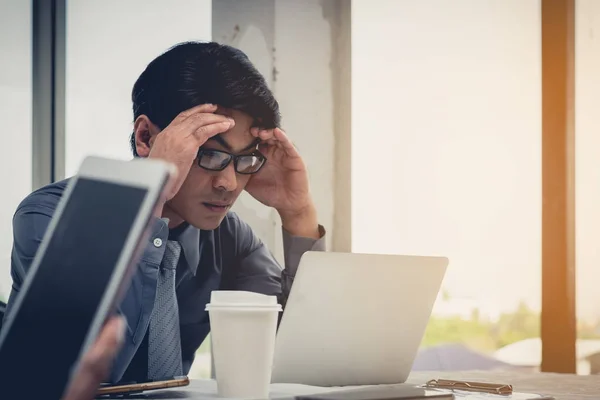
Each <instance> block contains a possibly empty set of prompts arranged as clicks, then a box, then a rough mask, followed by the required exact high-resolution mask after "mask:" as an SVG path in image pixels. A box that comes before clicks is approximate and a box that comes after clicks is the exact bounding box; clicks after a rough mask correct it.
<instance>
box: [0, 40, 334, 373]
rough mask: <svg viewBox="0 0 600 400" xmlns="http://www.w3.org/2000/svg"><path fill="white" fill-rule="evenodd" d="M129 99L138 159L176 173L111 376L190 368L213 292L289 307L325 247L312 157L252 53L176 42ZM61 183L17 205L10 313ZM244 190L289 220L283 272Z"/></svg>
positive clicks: (126, 305) (138, 277)
mask: <svg viewBox="0 0 600 400" xmlns="http://www.w3.org/2000/svg"><path fill="white" fill-rule="evenodd" d="M132 100H133V114H134V131H133V134H132V136H131V147H132V150H133V154H134V156H136V157H149V158H159V159H163V160H166V161H169V162H171V163H173V164H174V165H176V166H177V168H178V171H179V174H178V177H177V179H175V183H174V184H173V185H172V187H171V189H170V190H168V191H167V195H166V199H165V202H164V204H163V205H162V207H161V210H160V212H159V213H157V215H156V218H155V220H154V221H153V226H152V235H151V238H150V240H149V243H148V244H147V247H146V249H145V251H144V253H143V255H142V257H141V261H140V262H139V265H138V268H137V272H136V274H135V275H134V277H133V280H132V284H131V287H130V288H129V290H128V291H127V293H126V295H125V298H124V300H123V302H122V303H121V305H120V307H119V312H120V313H121V314H122V315H123V316H124V317H125V318H126V320H127V329H126V334H125V341H124V344H123V347H122V349H121V351H120V352H119V353H118V355H117V357H116V360H115V363H114V366H113V368H112V371H111V374H110V380H111V381H112V382H118V381H142V380H146V379H154V380H156V379H164V378H169V377H172V376H176V375H181V374H187V373H188V372H189V370H190V367H191V364H192V362H193V359H194V353H195V351H196V350H197V349H198V347H199V346H200V344H201V343H202V342H203V341H204V339H205V338H206V336H207V334H208V332H209V330H210V326H209V320H208V315H207V313H206V312H205V311H204V307H205V305H206V303H208V302H209V298H210V293H211V291H212V290H216V289H223V290H248V291H255V292H260V293H264V294H269V295H277V296H279V299H280V302H281V303H282V304H285V301H286V298H287V296H288V294H289V290H290V287H291V283H292V281H293V277H294V275H295V272H296V269H297V267H298V262H299V259H300V256H301V255H302V254H303V253H304V252H305V251H308V250H324V247H325V246H324V240H325V239H324V235H325V232H324V229H323V227H321V226H320V225H319V224H318V221H317V215H316V211H315V206H314V204H313V202H312V199H311V196H310V191H309V185H308V178H307V171H306V167H305V165H304V162H303V161H302V158H301V157H300V155H299V154H298V152H297V151H296V149H295V147H294V146H293V145H292V143H291V142H290V140H289V139H288V138H287V136H286V135H285V133H284V132H283V131H282V130H281V129H280V128H279V127H278V126H279V123H280V116H279V106H278V104H277V102H276V100H275V99H274V97H273V94H272V93H271V91H270V90H269V88H268V87H267V85H266V83H265V80H264V78H263V77H262V76H261V75H260V73H259V72H258V71H257V70H256V69H255V68H254V66H253V65H252V64H251V63H250V61H249V60H248V58H247V57H246V56H245V54H243V53H242V52H241V51H239V50H236V49H234V48H232V47H229V46H223V45H219V44H216V43H195V42H190V43H183V44H180V45H178V46H175V47H173V48H171V49H170V50H168V51H167V52H166V53H164V54H162V55H161V56H159V57H157V58H156V59H155V60H154V61H152V62H151V63H150V64H149V65H148V66H147V68H146V69H145V71H144V72H143V73H142V74H141V75H140V77H139V78H138V80H137V82H136V83H135V85H134V87H133V93H132ZM90 123H93V121H90ZM98 140H102V137H101V136H100V137H98ZM65 186H66V181H63V182H59V183H56V184H52V185H49V186H47V187H45V188H42V189H40V190H38V191H36V192H34V193H32V194H31V195H29V196H28V197H27V198H26V199H25V200H24V201H23V202H22V203H21V204H20V205H19V207H18V209H17V211H16V213H15V216H14V220H13V227H14V228H13V230H14V246H13V251H12V259H11V260H12V262H11V273H12V277H13V290H12V292H11V296H10V299H9V305H8V310H7V315H10V308H11V304H12V302H13V301H14V297H15V295H16V294H17V293H18V292H19V289H20V287H21V284H22V282H23V279H24V277H25V275H26V273H27V270H28V269H29V267H30V264H31V261H32V259H33V257H34V255H35V252H36V250H37V248H38V245H39V243H40V241H41V239H42V237H43V235H44V232H45V230H46V228H47V226H48V223H49V221H50V218H51V217H52V215H53V212H54V210H55V209H56V205H57V203H58V200H59V199H60V196H61V195H62V193H63V191H64V188H65ZM244 189H245V190H246V191H247V192H248V193H250V195H252V196H254V197H255V198H256V199H257V200H259V201H260V202H262V203H263V204H265V205H266V206H269V207H273V208H275V209H276V210H277V211H278V213H279V215H280V216H281V220H282V224H283V241H284V251H285V256H284V258H285V269H283V271H282V269H281V268H280V267H279V265H278V264H277V262H276V261H275V259H274V258H273V256H272V254H271V253H270V252H269V251H268V249H267V248H266V247H265V246H264V244H263V243H262V242H261V241H260V240H259V239H258V237H256V235H255V234H254V233H253V232H252V229H251V228H250V227H249V226H248V225H247V224H246V223H244V222H243V221H242V220H241V219H240V218H239V217H238V216H237V215H236V214H234V213H232V212H230V211H229V208H230V207H231V206H232V204H233V203H234V201H235V200H236V199H237V197H238V196H239V194H240V193H241V191H242V190H244ZM90 229H93V227H90ZM99 245H101V243H99ZM75 250H76V249H75ZM82 268H85V266H82Z"/></svg>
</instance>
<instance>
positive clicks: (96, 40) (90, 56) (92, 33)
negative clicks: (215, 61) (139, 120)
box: [65, 0, 211, 176]
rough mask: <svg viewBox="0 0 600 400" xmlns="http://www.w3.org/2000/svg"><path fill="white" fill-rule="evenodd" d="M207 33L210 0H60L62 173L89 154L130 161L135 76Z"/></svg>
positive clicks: (209, 28) (205, 36)
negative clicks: (63, 22) (63, 9)
mask: <svg viewBox="0 0 600 400" xmlns="http://www.w3.org/2000/svg"><path fill="white" fill-rule="evenodd" d="M210 33H211V1H210V0H201V1H198V0H178V1H177V2H175V3H174V4H172V5H171V6H165V4H164V3H160V2H158V3H148V2H147V1H143V0H134V1H127V2H122V1H118V0H108V1H102V2H99V1H96V0H76V1H75V0H71V1H68V2H67V64H66V65H67V67H66V68H67V71H66V75H67V79H66V82H67V83H66V86H67V87H66V109H67V110H66V113H67V116H66V164H65V171H66V176H70V175H72V174H73V173H75V171H76V170H77V168H78V167H79V164H80V163H81V161H82V159H83V158H84V157H85V156H87V155H90V154H95V155H101V156H106V157H114V158H121V159H129V158H131V151H130V147H129V135H130V134H131V132H132V130H133V112H132V109H131V89H132V88H133V84H134V83H135V80H136V79H137V77H138V76H139V75H140V74H141V73H142V71H143V70H144V68H145V67H146V65H147V64H148V63H149V62H150V61H152V59H154V58H155V57H156V56H158V55H159V54H160V53H162V52H164V51H166V50H167V49H168V48H169V47H171V46H173V45H174V44H176V43H178V42H183V41H186V40H207V39H210Z"/></svg>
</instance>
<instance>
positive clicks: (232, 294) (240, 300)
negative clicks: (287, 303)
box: [207, 290, 281, 309]
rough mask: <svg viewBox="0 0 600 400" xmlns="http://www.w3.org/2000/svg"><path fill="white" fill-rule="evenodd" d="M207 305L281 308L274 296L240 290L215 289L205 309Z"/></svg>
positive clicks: (215, 306)
mask: <svg viewBox="0 0 600 400" xmlns="http://www.w3.org/2000/svg"><path fill="white" fill-rule="evenodd" d="M209 306H210V307H211V308H224V307H235V308H238V307H240V308H257V309H267V308H268V309H272V308H281V306H280V305H279V304H278V303H277V297H276V296H268V295H264V294H261V293H255V292H248V291H242V290H215V291H213V292H212V293H211V295H210V303H209V304H207V309H208V307H209Z"/></svg>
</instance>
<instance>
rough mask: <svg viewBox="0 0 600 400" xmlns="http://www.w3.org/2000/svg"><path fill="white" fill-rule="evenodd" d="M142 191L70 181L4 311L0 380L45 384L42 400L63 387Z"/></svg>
mask: <svg viewBox="0 0 600 400" xmlns="http://www.w3.org/2000/svg"><path fill="white" fill-rule="evenodd" d="M145 195H146V190H144V189H142V188H134V187H129V186H124V185H119V184H114V183H107V182H102V181H96V180H91V179H83V178H79V179H78V180H77V182H76V184H75V186H74V188H73V191H72V193H71V196H70V197H69V199H68V200H67V204H66V207H65V208H64V210H63V213H62V215H61V218H60V220H59V221H58V223H57V225H56V228H55V231H54V234H53V236H52V237H51V238H50V239H49V242H48V247H47V249H46V252H45V254H44V256H43V259H42V260H41V263H40V266H39V269H38V270H37V273H36V275H35V277H34V279H33V281H32V282H31V286H29V289H28V291H27V293H25V297H24V298H23V301H22V303H21V305H20V308H19V309H18V310H14V311H18V312H17V313H16V314H15V315H12V316H11V318H14V320H13V323H12V325H11V328H10V332H9V333H8V336H6V338H5V341H4V343H3V344H2V348H1V350H0V381H1V382H3V383H10V384H18V383H19V382H22V383H24V384H26V382H30V383H31V382H35V385H49V386H46V388H45V389H44V393H45V394H46V395H47V397H45V398H55V397H53V396H52V395H53V394H54V391H61V390H62V389H63V388H64V384H65V383H66V381H67V379H68V375H69V372H70V368H71V363H72V362H73V360H75V359H76V358H77V356H78V354H79V352H80V350H81V347H82V345H83V344H84V340H85V337H86V334H87V332H88V329H89V328H90V325H91V323H92V320H93V319H94V316H95V313H96V311H97V309H98V306H99V304H100V301H101V300H102V297H103V294H104V292H105V290H106V288H107V285H108V283H109V281H110V279H111V276H112V273H113V271H114V267H115V266H116V263H117V260H118V259H119V256H120V254H121V252H122V251H123V249H124V244H125V242H126V239H127V237H128V235H129V232H130V230H131V228H132V225H133V223H134V222H135V219H136V216H137V213H138V212H139V209H140V207H141V205H142V204H143V202H144V198H145ZM20 295H24V293H21V294H20ZM3 387H5V386H4V385H3ZM0 390H2V389H0ZM58 396H60V393H58Z"/></svg>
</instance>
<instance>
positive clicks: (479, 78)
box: [352, 0, 541, 370]
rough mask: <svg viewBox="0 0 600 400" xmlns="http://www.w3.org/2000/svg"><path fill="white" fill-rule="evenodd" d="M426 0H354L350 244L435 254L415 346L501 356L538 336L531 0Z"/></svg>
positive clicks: (536, 113)
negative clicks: (443, 263)
mask: <svg viewBox="0 0 600 400" xmlns="http://www.w3.org/2000/svg"><path fill="white" fill-rule="evenodd" d="M434 3H435V5H432V2H398V1H394V0H389V1H382V2H380V3H378V6H377V7H373V6H372V5H369V4H367V3H364V2H354V3H353V10H352V59H353V62H352V75H353V76H352V91H353V95H352V148H353V150H352V151H353V154H352V191H353V193H352V207H353V215H352V224H353V229H352V236H353V251H356V252H375V253H393V254H394V253H395V254H419V255H445V256H448V257H449V259H450V265H449V269H448V271H447V273H446V277H445V280H444V283H443V286H442V291H441V294H440V296H439V298H438V301H437V303H436V306H435V308H434V312H433V315H432V318H431V322H430V325H429V328H428V330H427V333H426V335H425V338H424V340H423V344H422V346H423V347H424V348H425V347H433V346H435V345H449V344H451V343H453V344H456V343H461V344H463V345H465V349H464V350H465V351H471V350H473V351H477V352H478V353H480V355H482V356H485V357H481V359H484V358H486V357H489V358H500V359H501V358H502V352H501V349H502V347H504V346H506V345H509V344H512V343H516V342H521V341H524V340H526V339H534V340H535V338H539V335H540V332H539V329H540V328H539V327H540V324H539V311H540V292H541V283H540V281H541V269H540V268H541V254H540V253H541V168H540V166H541V141H540V138H541V48H540V40H541V33H540V29H541V28H540V5H539V2H522V1H504V2H481V1H477V0H461V1H457V2H452V4H450V3H446V2H443V1H438V2H434ZM525 343H526V344H525V345H526V346H528V345H529V344H528V343H534V345H535V341H534V342H531V341H527V342H525ZM441 351H443V349H441ZM505 361H511V362H514V363H520V362H525V361H527V360H519V359H513V360H508V359H505ZM534 364H536V362H534ZM416 365H418V363H416ZM425 367H429V369H430V370H435V369H440V368H441V366H439V365H430V366H423V368H425ZM447 367H449V366H447ZM530 367H531V368H537V367H538V365H530ZM471 368H472V369H478V368H482V366H480V365H472V366H471Z"/></svg>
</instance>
